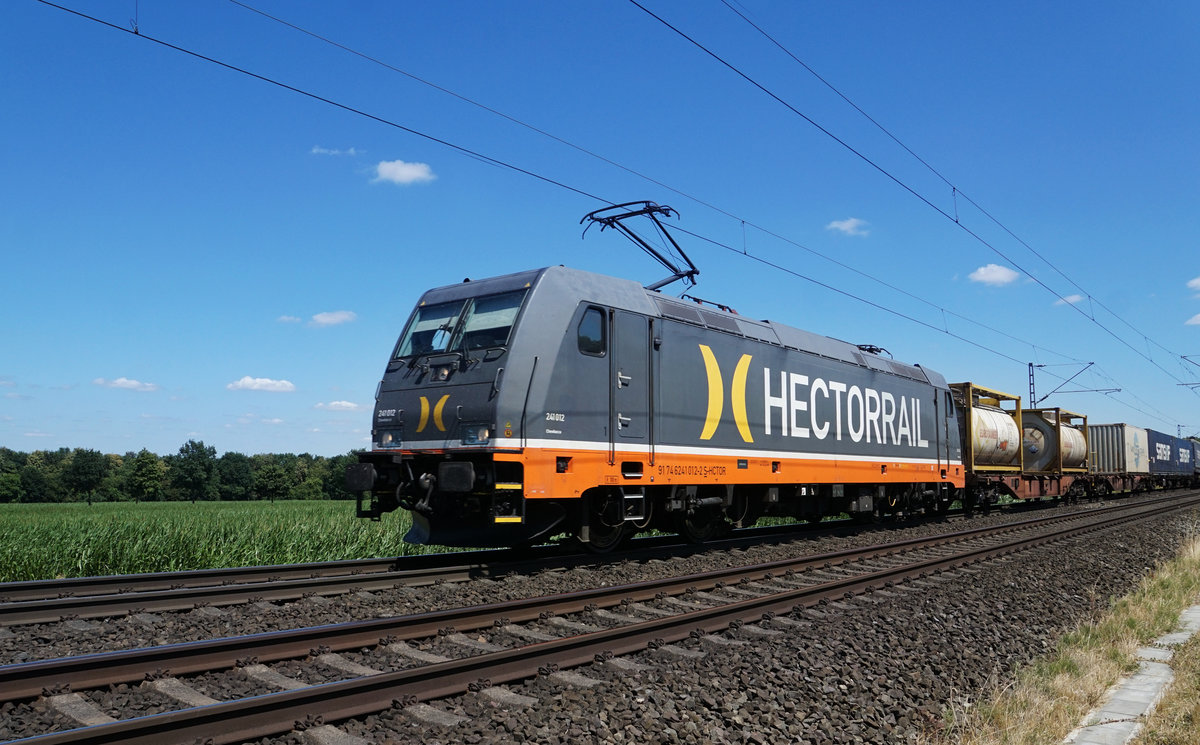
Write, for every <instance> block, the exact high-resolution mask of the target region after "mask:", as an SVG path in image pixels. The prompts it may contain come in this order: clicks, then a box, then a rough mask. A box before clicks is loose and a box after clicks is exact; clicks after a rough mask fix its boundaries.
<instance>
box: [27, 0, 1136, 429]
mask: <svg viewBox="0 0 1200 745" xmlns="http://www.w3.org/2000/svg"><path fill="white" fill-rule="evenodd" d="M38 2H40V3H41V4H43V5H46V6H49V7H52V8H55V9H58V10H61V11H63V12H66V13H69V14H71V15H74V16H77V17H80V18H83V19H86V20H89V21H92V22H94V23H97V24H100V25H102V26H105V27H107V28H109V29H112V30H115V31H121V32H124V33H128V34H131V35H134V36H136V37H137V38H140V39H144V40H146V41H149V42H153V43H155V44H158V45H160V46H163V47H165V48H168V49H171V50H173V51H176V52H180V53H182V54H185V55H188V56H190V57H193V58H195V59H198V60H201V61H204V62H208V63H211V64H214V65H217V66H219V67H222V68H224V69H227V70H229V71H232V72H237V73H240V74H242V75H246V76H248V77H251V78H253V79H255V80H258V81H261V82H264V83H268V84H270V85H274V86H277V87H279V88H281V89H284V90H287V91H290V92H293V93H296V94H298V95H301V96H304V97H307V98H309V99H312V100H315V101H318V102H321V103H324V104H327V105H330V106H333V107H335V108H338V109H341V110H343V111H346V112H348V113H353V114H356V115H358V116H362V117H365V118H367V119H370V120H372V121H375V122H377V123H380V124H384V125H386V126H390V127H393V128H396V129H399V130H401V131H404V132H407V133H409V134H412V135H415V136H417V137H420V138H423V139H426V140H429V141H431V142H434V143H436V144H440V145H442V146H444V147H447V148H450V149H452V150H455V151H457V152H459V153H460V154H463V155H467V156H468V157H471V158H475V159H478V160H480V161H481V162H484V163H487V164H489V165H494V166H497V167H501V168H505V169H509V170H511V171H514V172H517V173H521V174H524V175H526V176H529V177H531V178H534V179H536V180H539V181H541V182H543V183H546V184H549V185H552V186H557V187H559V188H562V189H565V190H567V191H570V192H572V193H575V194H577V195H580V196H583V197H586V198H588V199H591V200H595V201H599V202H602V203H606V204H614V203H615V202H614V201H613V200H608V199H605V198H603V197H599V196H597V195H595V194H592V193H590V192H588V191H586V190H584V189H581V188H577V187H574V186H571V185H569V184H567V183H564V182H562V181H560V180H557V179H553V178H550V177H548V176H545V175H542V174H539V173H537V172H534V171H531V170H529V169H526V168H522V167H520V166H517V165H515V164H512V163H509V162H507V161H504V160H502V159H500V158H496V157H492V156H488V155H486V154H484V153H481V152H479V151H476V150H473V149H471V148H467V147H464V146H461V145H458V144H456V143H453V142H450V141H448V140H445V139H442V138H439V137H435V136H433V135H430V134H427V133H425V132H421V131H419V130H416V129H413V128H411V127H407V126H405V125H402V124H399V123H397V122H394V121H391V120H389V119H386V118H384V117H381V116H378V115H375V114H371V113H369V112H367V111H364V110H362V109H358V108H355V107H353V106H349V105H346V104H342V103H340V102H338V101H335V100H333V99H330V98H327V97H325V96H321V95H318V94H315V93H312V92H310V91H307V90H304V89H302V88H299V87H296V86H293V85H290V84H287V83H284V82H282V81H279V80H276V79H273V78H270V77H267V76H265V75H261V74H258V73H255V72H252V71H250V70H248V69H245V68H243V67H239V66H237V65H233V64H230V63H226V62H223V61H221V60H218V59H216V58H213V57H210V56H207V55H204V54H201V53H199V52H195V51H192V50H190V49H187V48H185V47H182V46H179V45H176V44H173V43H170V42H167V41H165V40H162V39H158V38H156V37H153V36H149V35H147V34H145V33H142V32H141V29H140V28H139V29H134V30H131V29H125V28H122V27H121V26H118V25H116V24H113V23H110V22H108V21H105V20H103V19H101V18H97V17H95V16H91V15H88V14H86V13H83V12H80V11H77V10H74V9H71V8H67V7H65V6H62V5H59V4H57V3H54V2H50V0H38ZM238 4H241V3H238ZM556 139H557V138H556ZM614 165H617V164H615V163H614ZM621 167H622V168H623V166H621ZM626 170H628V169H626ZM656 183H657V182H656ZM665 188H670V187H665ZM671 190H672V191H676V190H674V189H671ZM697 201H700V200H697ZM718 211H720V212H722V213H724V214H729V213H726V212H724V211H723V210H718ZM754 227H757V226H754ZM759 229H761V228H759ZM684 232H687V233H688V234H689V235H693V236H694V237H696V238H698V239H701V240H705V241H707V242H710V243H714V244H715V245H718V246H720V247H722V248H725V249H727V250H731V251H733V252H735V253H739V254H742V255H743V256H745V257H746V258H750V259H752V260H754V261H756V262H758V263H761V264H763V265H766V266H769V267H771V268H773V269H776V270H778V271H781V272H784V273H787V274H789V275H792V276H796V277H798V278H801V279H804V280H806V281H810V282H813V283H814V284H817V285H819V286H821V287H824V288H826V289H828V290H831V291H834V292H837V293H839V294H843V295H845V296H847V297H850V298H853V299H855V300H858V301H860V302H863V303H865V304H867V305H870V306H872V307H875V308H877V309H879V310H882V311H884V312H887V313H890V314H893V315H896V316H898V317H900V318H904V319H906V320H909V321H911V322H914V323H917V324H919V325H921V326H923V327H926V328H929V329H932V330H934V331H938V332H940V333H943V334H946V335H948V336H950V337H952V338H954V339H957V340H959V341H962V342H964V343H967V344H969V345H972V346H975V347H978V348H979V349H981V350H983V351H987V352H989V353H991V354H994V355H997V356H999V357H1001V358H1004V359H1007V360H1010V361H1012V362H1015V363H1018V364H1022V365H1024V364H1026V363H1025V361H1024V360H1020V359H1018V358H1016V357H1013V356H1011V355H1008V354H1005V353H1003V352H1000V351H998V350H996V349H994V348H992V347H988V346H985V345H982V344H980V343H978V342H976V341H974V340H972V339H969V338H967V337H964V336H962V335H959V334H955V333H953V332H951V331H949V329H943V328H939V327H937V326H936V325H933V324H929V323H927V322H925V321H921V320H920V319H916V318H915V317H912V316H909V315H907V314H904V313H900V312H899V311H895V310H893V309H890V308H887V307H886V306H883V305H881V304H879V303H876V302H874V301H871V300H868V299H866V298H862V297H861V296H857V295H854V294H853V293H848V292H846V291H843V290H840V289H838V288H835V287H833V286H832V285H829V284H828V283H823V282H820V281H819V280H815V279H813V278H810V277H807V276H805V275H803V274H800V273H799V272H796V271H794V270H791V269H788V268H787V267H784V266H782V265H780V264H778V263H776V262H772V261H770V260H767V259H765V258H762V257H759V256H755V255H752V254H750V253H748V252H747V251H746V250H745V248H743V249H740V250H739V249H735V248H733V247H730V246H728V245H726V244H723V243H720V242H718V241H714V240H712V239H708V238H704V237H703V236H700V235H698V234H696V233H691V232H690V231H684ZM765 232H768V233H769V231H765ZM772 235H773V234H772ZM781 239H782V240H788V239H786V238H782V237H781ZM788 242H789V243H794V242H792V241H790V240H788ZM795 245H799V244H795ZM801 248H804V247H803V246H801ZM805 250H809V251H811V249H807V248H805ZM814 253H816V252H814ZM818 255H820V254H818ZM824 258H828V257H824ZM830 260H832V259H830ZM847 268H849V267H847ZM852 271H858V270H853V269H852ZM858 273H860V274H862V275H863V276H867V277H869V278H871V279H875V278H873V277H870V275H866V274H865V273H862V272H858ZM875 281H881V280H875ZM881 282H882V281H881ZM884 284H886V283H884ZM894 289H898V288H894ZM906 294H907V293H906ZM934 307H938V306H936V305H935V306H934ZM942 310H943V311H944V312H950V313H951V314H952V315H956V316H957V315H958V314H955V313H953V312H952V311H945V309H942ZM963 318H964V319H965V320H968V321H970V320H971V319H966V318H965V317H963ZM971 322H972V323H977V322H975V321H971ZM981 325H982V324H981ZM999 333H1004V332H999ZM1006 335H1007V334H1006ZM1008 336H1010V338H1012V339H1014V340H1018V339H1017V338H1016V337H1012V336H1011V335H1008ZM1018 341H1020V340H1018ZM1021 343H1023V344H1030V346H1032V347H1034V348H1035V349H1040V347H1037V345H1033V344H1031V343H1029V342H1024V341H1022V342H1021ZM1044 351H1052V350H1044ZM1053 353H1054V354H1059V356H1062V357H1065V358H1068V359H1071V358H1070V357H1069V356H1067V355H1062V354H1061V353H1058V352H1053ZM1055 377H1057V376H1055ZM1139 400H1140V399H1139ZM1126 405H1128V404H1126ZM1133 408H1136V407H1133ZM1139 411H1140V410H1139ZM1143 413H1144V412H1143Z"/></svg>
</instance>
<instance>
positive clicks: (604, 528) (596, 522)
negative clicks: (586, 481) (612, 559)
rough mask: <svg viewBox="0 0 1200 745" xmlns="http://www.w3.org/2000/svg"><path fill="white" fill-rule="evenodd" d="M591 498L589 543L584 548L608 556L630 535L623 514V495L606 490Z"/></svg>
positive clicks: (597, 492) (592, 494) (588, 516)
mask: <svg viewBox="0 0 1200 745" xmlns="http://www.w3.org/2000/svg"><path fill="white" fill-rule="evenodd" d="M589 496H590V499H589V507H588V514H587V521H588V523H587V524H588V541H587V542H586V543H584V544H583V546H584V548H586V549H587V550H588V551H591V552H592V553H596V554H606V553H608V552H609V551H612V550H613V549H614V548H616V547H617V546H619V545H620V544H621V541H623V540H625V538H626V536H627V535H628V531H627V530H626V528H625V517H624V515H622V514H621V507H622V500H621V495H620V493H619V492H617V491H616V490H613V489H604V490H598V491H596V492H593V493H591V494H590V495H589Z"/></svg>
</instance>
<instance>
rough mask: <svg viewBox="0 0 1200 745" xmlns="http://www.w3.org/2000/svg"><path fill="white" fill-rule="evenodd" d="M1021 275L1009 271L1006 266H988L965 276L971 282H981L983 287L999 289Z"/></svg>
mask: <svg viewBox="0 0 1200 745" xmlns="http://www.w3.org/2000/svg"><path fill="white" fill-rule="evenodd" d="M1020 276H1021V275H1020V274H1018V273H1016V272H1014V271H1013V270H1012V269H1009V268H1008V267H1006V266H1000V265H999V264H988V265H986V266H981V267H979V268H978V269H976V270H975V271H973V272H971V273H970V274H968V275H967V278H968V279H970V280H971V281H972V282H982V283H984V284H985V285H994V286H996V287H999V286H1001V285H1006V284H1008V283H1010V282H1013V281H1015V280H1016V279H1017V277H1020Z"/></svg>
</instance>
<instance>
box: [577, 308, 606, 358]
mask: <svg viewBox="0 0 1200 745" xmlns="http://www.w3.org/2000/svg"><path fill="white" fill-rule="evenodd" d="M604 321H605V319H604V311H602V310H600V309H599V308H588V309H587V310H586V311H584V313H583V318H581V319H580V320H579V332H578V339H579V351H580V352H583V353H584V354H590V355H592V356H593V357H603V356H604V350H605V348H606V347H607V344H606V343H605V342H606V334H605V322H604Z"/></svg>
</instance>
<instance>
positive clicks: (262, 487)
mask: <svg viewBox="0 0 1200 745" xmlns="http://www.w3.org/2000/svg"><path fill="white" fill-rule="evenodd" d="M254 493H255V494H256V495H257V496H258V498H259V499H270V500H271V501H275V500H276V499H287V498H289V497H290V496H291V495H292V478H291V475H290V474H288V472H287V470H286V469H285V468H284V467H283V466H281V465H279V464H278V463H274V462H271V461H265V462H264V463H263V464H262V465H261V466H260V467H259V468H258V470H256V471H255V472H254Z"/></svg>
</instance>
